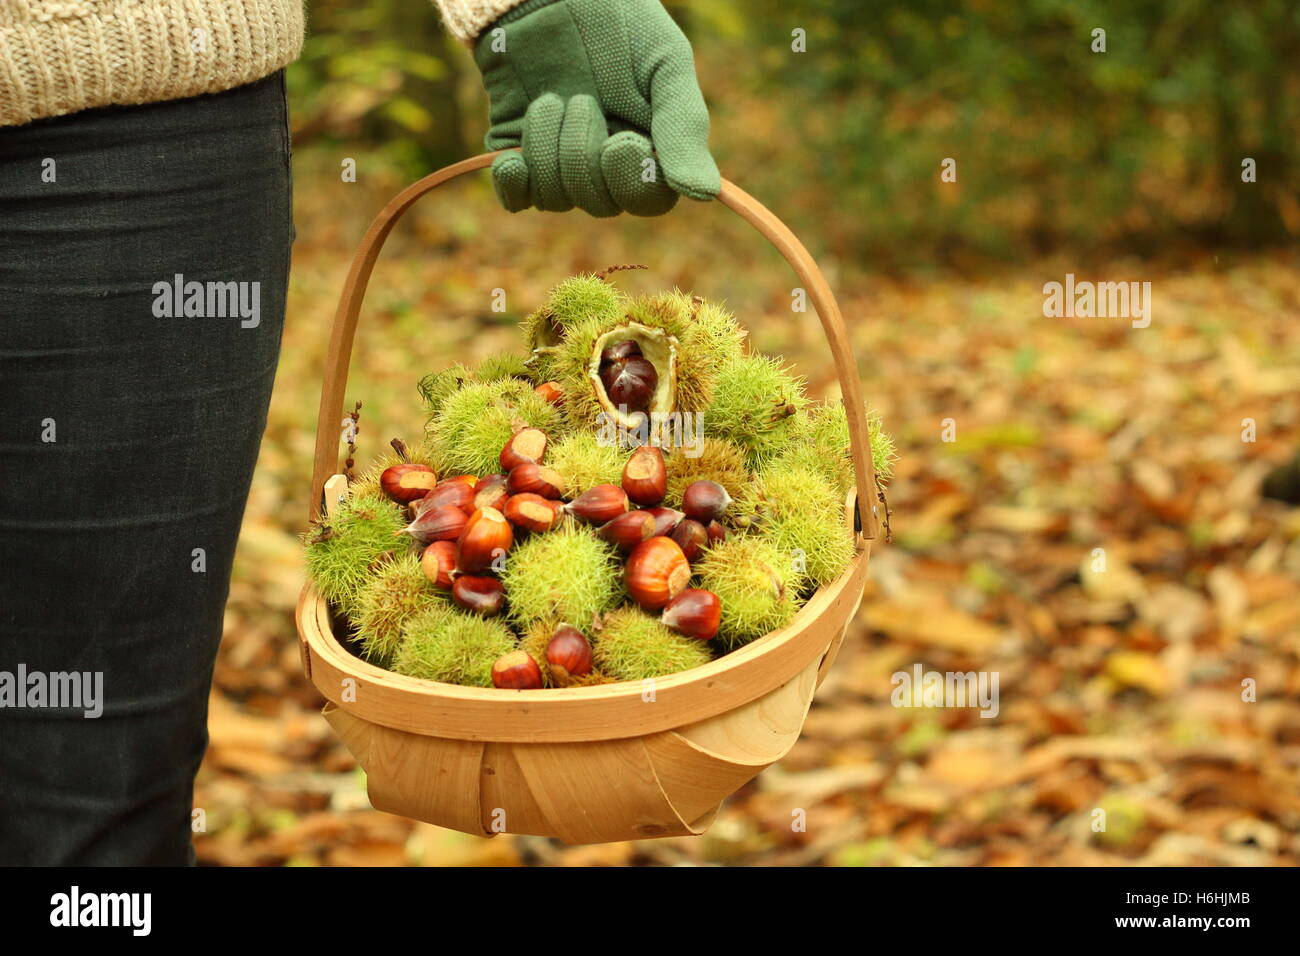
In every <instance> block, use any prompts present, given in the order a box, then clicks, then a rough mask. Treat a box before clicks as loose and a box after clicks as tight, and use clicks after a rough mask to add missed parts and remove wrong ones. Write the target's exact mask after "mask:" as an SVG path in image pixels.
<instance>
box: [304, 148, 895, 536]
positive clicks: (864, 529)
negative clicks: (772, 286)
mask: <svg viewBox="0 0 1300 956" xmlns="http://www.w3.org/2000/svg"><path fill="white" fill-rule="evenodd" d="M496 155H497V154H496V153H483V154H482V155H479V156H474V157H471V158H470V159H463V160H461V161H460V162H458V163H453V164H452V165H450V166H444V167H443V168H442V169H440V170H438V171H437V172H435V173H430V174H429V175H428V176H425V177H424V178H423V179H421V180H419V181H417V182H414V183H412V184H411V185H410V186H407V187H406V189H404V190H402V191H401V192H400V193H398V195H397V196H395V197H394V198H393V199H392V200H391V201H390V202H389V203H388V205H387V206H385V207H384V208H383V210H381V211H380V213H379V215H378V216H376V217H375V219H374V222H372V223H371V224H370V228H369V229H368V230H366V235H365V237H364V238H363V239H362V240H361V245H360V247H358V249H357V253H356V255H355V256H354V257H353V259H352V268H351V269H349V270H348V278H347V282H345V283H344V285H343V294H342V296H341V297H340V298H339V305H338V310H337V311H336V312H335V313H334V325H333V327H332V328H331V329H330V343H329V351H328V353H327V354H326V356H325V375H324V381H323V383H322V385H321V394H320V414H319V416H318V417H317V420H316V458H315V463H314V466H313V470H312V479H311V501H310V511H309V514H308V519H309V520H312V519H315V518H316V516H317V515H318V514H319V513H320V510H321V496H322V492H323V489H324V486H325V481H326V479H328V478H329V477H330V476H331V475H333V474H334V473H335V472H336V471H337V470H338V445H339V439H340V437H341V431H340V429H341V427H342V415H343V392H344V389H345V388H346V387H347V380H348V363H349V362H350V361H351V358H352V343H353V340H354V338H355V336H356V331H357V316H358V315H359V314H360V312H361V302H362V300H363V299H364V298H365V295H366V286H367V284H368V283H369V282H370V274H371V272H373V271H374V268H375V262H376V260H377V259H378V258H379V253H380V251H381V250H382V249H383V247H384V242H385V240H387V238H388V234H389V233H390V232H391V231H392V229H393V226H394V225H395V224H396V223H397V220H398V219H400V218H401V217H402V214H403V213H405V212H406V210H408V209H409V208H410V207H411V206H412V205H413V204H414V203H415V201H416V200H417V199H419V198H420V197H421V196H423V195H424V194H425V193H427V192H431V191H432V190H434V189H437V188H438V187H439V186H441V185H443V184H444V183H447V182H450V181H451V180H453V179H455V178H456V177H458V176H463V175H464V174H465V173H470V172H473V171H475V170H478V169H483V168H485V167H487V166H490V165H492V160H493V159H494V158H495V157H496ZM718 202H720V203H721V204H722V205H724V206H726V207H727V208H728V209H730V210H731V211H732V212H734V213H736V214H737V215H739V216H740V218H742V219H744V220H745V221H746V222H748V223H749V224H750V225H751V226H753V227H754V228H755V229H756V230H757V231H758V232H759V233H760V234H761V235H762V236H763V238H765V239H766V240H767V241H768V242H770V243H771V244H772V245H773V246H774V247H776V250H777V252H779V253H781V255H782V257H784V258H785V261H786V262H788V263H789V264H790V266H791V268H793V269H794V271H795V274H796V275H798V277H799V281H800V282H802V283H803V285H804V288H805V290H806V291H807V293H808V297H809V298H810V299H811V300H812V304H813V308H815V309H816V310H817V316H818V318H820V319H821V324H822V330H823V331H824V332H825V334H826V340H827V342H828V343H829V344H830V347H831V355H832V356H833V357H834V359H835V373H836V375H837V376H838V377H839V381H840V388H841V391H842V394H843V398H844V405H845V411H846V412H847V413H848V421H849V446H850V449H851V451H852V453H853V467H854V472H855V475H856V478H857V489H858V514H859V521H858V523H859V524H860V526H861V531H860V534H859V539H860V541H861V539H862V538H865V539H874V538H875V537H877V535H878V534H879V511H878V506H877V503H878V501H879V498H878V492H877V490H876V471H875V466H874V463H873V462H872V459H871V450H870V445H869V444H868V441H867V416H866V411H865V409H864V406H863V402H862V385H861V383H860V382H859V380H858V369H857V363H856V361H855V359H854V357H853V350H852V348H851V347H850V345H849V337H848V334H847V333H846V332H845V330H844V319H843V317H842V316H841V315H840V307H839V304H838V303H837V302H836V301H835V296H834V295H833V294H832V293H831V288H830V285H829V284H828V283H827V282H826V278H825V276H823V275H822V272H821V269H819V268H818V267H817V263H816V262H814V261H813V258H812V256H811V255H809V253H808V250H807V249H805V248H804V246H803V243H801V242H800V241H799V240H798V239H797V238H796V237H795V235H794V233H793V232H791V231H790V229H789V227H787V226H786V225H785V223H783V222H782V221H781V220H780V219H778V218H777V217H776V216H775V215H774V214H773V213H772V212H771V211H770V210H768V209H767V207H766V206H764V205H763V204H762V203H760V202H759V201H758V200H757V199H755V198H754V197H753V196H751V195H749V193H747V192H745V191H744V190H743V189H741V188H740V187H739V186H736V185H735V184H734V183H731V182H729V181H727V180H725V179H724V180H722V191H721V192H719V193H718ZM864 502H867V503H869V505H870V507H869V508H868V507H864V504H863V503H864Z"/></svg>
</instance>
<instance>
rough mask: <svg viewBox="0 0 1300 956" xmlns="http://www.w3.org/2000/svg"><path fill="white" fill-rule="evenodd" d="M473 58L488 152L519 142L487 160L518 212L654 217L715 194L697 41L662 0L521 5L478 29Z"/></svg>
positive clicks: (504, 197)
mask: <svg viewBox="0 0 1300 956" xmlns="http://www.w3.org/2000/svg"><path fill="white" fill-rule="evenodd" d="M501 31H504V32H501ZM474 60H475V62H476V63H477V64H478V67H479V69H480V70H481V71H482V73H483V84H484V86H486V87H487V91H488V96H489V98H490V100H491V107H490V112H489V119H490V122H491V128H490V129H489V130H488V134H487V139H486V142H487V146H488V148H489V149H506V148H509V147H513V146H522V147H523V152H522V154H520V153H505V154H502V155H501V156H498V157H497V159H496V162H494V163H493V164H492V180H493V184H494V185H495V187H496V191H497V196H498V197H499V198H500V199H501V202H502V204H503V205H504V206H505V207H506V208H507V209H509V210H510V211H511V212H518V211H519V210H521V209H526V208H527V207H529V206H536V207H537V208H538V209H542V210H547V211H552V212H562V211H564V210H566V209H572V208H573V207H574V206H575V205H576V206H578V207H579V208H581V209H585V210H586V211H587V212H589V213H591V214H592V215H593V216H614V215H617V214H618V213H619V212H620V211H626V212H630V213H633V214H634V215H638V216H655V215H659V214H661V213H664V212H667V211H668V210H669V209H671V208H672V207H673V204H674V203H676V202H677V196H678V194H681V195H684V196H689V197H690V198H692V199H701V200H703V199H712V198H714V197H715V196H717V194H718V190H719V188H720V187H721V179H720V177H719V175H718V167H717V166H716V165H715V164H714V162H713V157H712V156H711V155H710V154H709V147H708V137H709V114H708V110H707V109H706V107H705V105H704V97H703V95H701V93H700V87H699V84H698V82H697V81H696V79H695V59H694V57H693V56H692V54H691V45H690V42H689V41H688V40H687V39H686V37H685V35H684V34H683V33H682V31H681V30H680V29H679V28H678V26H677V24H676V23H674V22H673V19H672V17H670V16H669V15H668V12H667V11H666V10H665V9H664V8H663V5H662V4H661V3H660V2H659V0H526V2H524V3H522V4H520V5H519V6H518V7H515V8H514V9H513V10H510V11H509V12H507V13H506V14H505V15H504V16H502V17H501V18H500V19H499V20H497V21H496V22H495V23H493V24H492V25H491V26H490V27H488V28H487V29H485V30H484V31H483V33H482V34H481V35H480V36H479V38H478V41H477V43H476V44H475V47H474ZM611 134H612V135H611ZM647 134H648V136H649V138H647ZM652 143H653V146H652V145H651V144H652ZM656 152H657V154H658V155H657V161H656V160H655V159H654V155H655V153H656ZM647 160H649V162H647Z"/></svg>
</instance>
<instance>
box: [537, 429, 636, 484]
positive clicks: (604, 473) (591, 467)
mask: <svg viewBox="0 0 1300 956" xmlns="http://www.w3.org/2000/svg"><path fill="white" fill-rule="evenodd" d="M628 454H629V452H627V451H626V450H625V449H621V448H618V447H616V446H614V445H609V444H602V443H601V442H600V440H599V438H598V437H597V435H596V433H595V432H592V431H589V430H580V431H575V432H572V433H570V434H568V435H565V436H564V437H563V438H561V439H560V440H559V441H557V442H555V443H554V444H552V445H550V446H549V447H548V448H547V449H546V459H545V461H546V464H547V465H548V466H549V467H551V468H554V469H555V470H556V471H558V472H559V473H560V475H561V476H562V477H563V478H564V486H565V494H566V495H567V496H568V497H570V498H576V497H577V496H578V495H580V494H582V493H583V492H584V491H586V490H587V489H588V488H591V487H593V486H595V485H606V484H609V485H617V484H618V483H619V482H620V481H622V480H623V466H624V465H625V464H627V458H628Z"/></svg>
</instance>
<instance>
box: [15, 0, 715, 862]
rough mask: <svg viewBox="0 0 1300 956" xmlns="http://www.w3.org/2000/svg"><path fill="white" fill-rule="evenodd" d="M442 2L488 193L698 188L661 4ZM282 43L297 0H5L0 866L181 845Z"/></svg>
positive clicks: (229, 518)
mask: <svg viewBox="0 0 1300 956" xmlns="http://www.w3.org/2000/svg"><path fill="white" fill-rule="evenodd" d="M411 2H421V0H411ZM436 2H437V6H438V7H439V9H440V10H441V13H442V16H443V19H444V21H445V23H446V24H447V26H448V28H449V29H450V30H451V32H452V33H453V34H454V35H455V36H456V37H457V38H458V39H460V40H461V41H462V42H464V43H466V44H467V45H469V46H470V47H472V49H473V51H474V58H475V61H476V62H477V63H478V64H479V66H480V67H481V69H482V71H483V79H484V83H485V85H486V87H487V90H488V93H489V100H490V116H489V121H490V129H489V132H488V134H487V145H488V146H489V147H490V148H493V149H498V148H505V147H520V149H521V151H519V152H509V153H504V154H502V156H501V157H499V158H498V159H497V161H496V162H495V164H494V166H493V179H494V183H495V187H496V189H497V192H498V194H499V196H500V197H501V201H502V203H503V204H504V205H505V206H506V208H507V209H510V210H512V211H519V210H522V209H527V208H535V209H540V210H547V211H559V210H564V209H570V208H575V207H576V208H580V209H583V210H585V211H587V212H589V213H591V214H592V215H597V216H608V215H614V214H616V213H618V212H620V211H627V212H631V213H636V214H642V215H653V214H657V213H662V212H664V211H666V210H667V209H668V208H670V207H671V206H672V204H673V203H674V202H675V201H676V200H677V197H678V196H679V195H685V196H688V197H690V198H692V199H697V200H707V199H709V198H711V197H713V196H715V195H716V194H717V191H718V186H719V178H718V172H717V168H716V166H715V165H714V162H713V160H712V158H711V156H710V153H709V150H708V143H707V138H708V114H707V111H706V109H705V104H704V100H703V97H702V96H701V95H700V90H699V86H698V83H697V81H696V78H695V69H694V64H693V60H692V56H691V48H690V45H689V43H688V42H687V41H686V39H685V37H684V36H683V35H682V32H681V31H680V30H679V29H678V28H677V26H676V25H675V24H674V22H673V21H672V19H671V18H670V16H669V15H668V13H667V12H666V11H665V10H664V8H663V7H662V5H661V4H660V3H659V2H658V0H525V2H519V0H436ZM302 38H303V11H302V8H301V6H300V0H133V2H131V3H125V2H120V3H110V2H106V3H93V2H90V3H88V2H73V0H69V2H64V3H32V2H18V3H11V4H5V5H4V6H3V8H2V9H0V67H2V68H0V210H3V211H2V212H0V216H2V217H3V225H4V228H3V229H2V230H0V275H2V276H3V280H2V281H0V321H2V322H3V325H0V328H2V329H3V332H2V333H0V407H2V408H3V417H2V421H3V424H2V425H0V440H2V442H3V451H4V454H3V455H2V456H0V569H3V570H0V864H6V865H17V864H27V865H31V864H80V865H135V864H152V865H175V864H185V863H190V862H193V851H192V849H191V843H190V836H191V819H192V807H191V800H192V792H193V778H194V774H195V772H196V771H197V769H198V766H199V763H200V761H201V760H202V757H203V752H204V749H205V747H206V745H207V734H206V727H205V724H206V717H207V700H208V694H209V689H210V685H211V681H212V672H213V662H214V659H215V656H216V653H217V647H218V643H219V641H220V638H221V629H222V616H223V608H224V605H225V602H226V598H227V593H228V587H229V576H230V570H231V565H232V562H233V558H234V552H235V547H236V542H237V538H238V534H239V527H240V521H241V517H242V514H243V510H244V505H245V500H246V498H247V494H248V490H249V484H250V481H251V478H252V472H253V465H254V462H255V460H256V458H257V452H258V445H259V442H260V440H261V436H262V432H263V429H264V427H265V424H266V413H267V404H268V401H269V398H270V394H271V387H272V383H273V379H274V374H275V368H276V362H277V357H278V352H279V346H280V335H281V329H282V327H283V321H284V309H285V289H286V285H287V280H288V272H289V263H290V249H291V245H292V242H293V240H294V230H293V221H292V208H291V201H290V184H291V172H290V144H289V135H288V123H287V109H286V102H285V87H284V76H283V71H284V67H285V66H286V64H288V63H289V62H291V61H292V60H293V59H294V58H295V57H296V56H297V55H298V53H299V50H300V48H301V44H302ZM303 467H304V469H306V468H308V463H307V462H304V463H303Z"/></svg>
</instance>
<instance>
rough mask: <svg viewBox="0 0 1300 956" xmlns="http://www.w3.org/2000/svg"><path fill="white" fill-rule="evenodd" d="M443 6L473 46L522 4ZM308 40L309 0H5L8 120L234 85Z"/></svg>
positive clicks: (2, 43) (480, 0)
mask: <svg viewBox="0 0 1300 956" xmlns="http://www.w3.org/2000/svg"><path fill="white" fill-rule="evenodd" d="M403 2H409V3H418V2H420V0H403ZM435 2H436V3H437V5H438V7H439V9H441V11H442V15H443V20H444V21H445V22H446V24H447V28H448V29H449V30H450V31H451V33H452V34H453V35H454V36H455V37H456V38H457V39H459V40H461V41H462V42H466V43H468V42H471V41H472V40H473V39H474V38H475V37H476V36H478V34H479V33H480V32H481V31H482V30H483V28H484V27H486V26H487V25H488V24H490V23H491V22H492V21H493V20H495V19H496V18H497V17H499V16H501V14H503V13H505V12H506V11H507V10H509V9H511V8H512V7H514V6H517V5H518V4H519V3H520V2H521V0H435ZM302 36H303V12H302V0H0V126H16V125H18V124H20V123H27V122H30V121H32V120H35V119H41V118H42V117H46V116H59V115H62V114H64V113H73V112H76V111H77V110H84V109H90V108H92V107H96V106H108V105H113V104H116V105H129V104H133V103H155V102H158V101H160V100H174V99H180V98H182V97H186V96H197V95H198V94H199V93H216V92H218V91H220V90H228V89H230V88H232V87H235V86H240V85H242V84H244V83H251V82H253V81H254V80H258V79H261V78H262V77H264V76H267V75H269V74H271V73H274V72H275V71H276V70H278V69H280V67H282V66H284V65H285V64H287V63H289V62H291V61H292V60H294V59H295V58H296V57H297V56H298V53H299V51H300V50H301V49H302Z"/></svg>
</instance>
